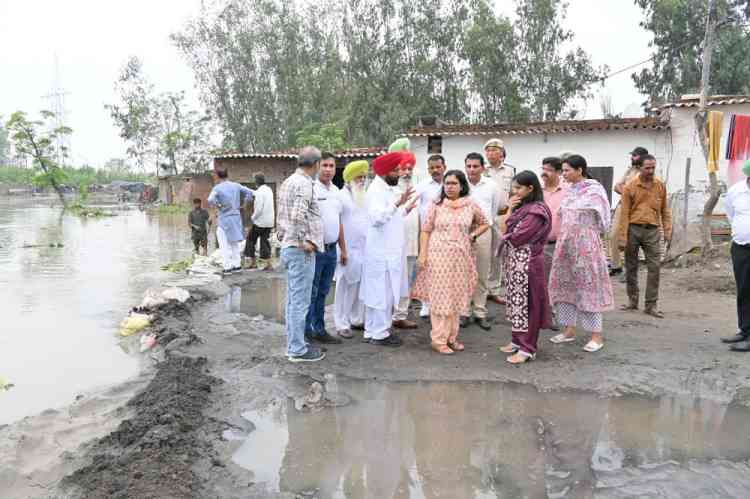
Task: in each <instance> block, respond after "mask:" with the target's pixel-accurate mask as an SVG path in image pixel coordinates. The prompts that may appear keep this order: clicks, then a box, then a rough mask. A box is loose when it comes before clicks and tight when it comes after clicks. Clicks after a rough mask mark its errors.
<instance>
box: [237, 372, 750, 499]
mask: <svg viewBox="0 0 750 499" xmlns="http://www.w3.org/2000/svg"><path fill="white" fill-rule="evenodd" d="M326 385H327V386H326V390H327V391H328V392H329V393H330V394H332V395H331V398H332V399H333V400H336V401H339V402H340V401H350V403H345V404H344V405H342V406H340V407H328V408H323V409H321V410H319V411H317V412H298V411H297V410H296V409H295V407H294V403H293V401H291V400H290V401H289V402H288V403H284V404H281V405H276V406H271V407H268V408H266V409H264V410H262V411H253V412H247V413H244V414H243V416H244V417H245V418H246V419H247V420H249V421H251V422H252V423H253V425H255V430H254V431H252V432H250V433H249V434H247V435H238V434H236V433H227V434H226V435H225V437H226V438H228V439H235V440H240V441H241V443H238V445H240V447H239V448H238V450H237V451H236V453H235V454H234V456H233V459H234V461H235V462H236V463H237V464H239V465H240V466H242V467H243V468H246V469H248V470H250V471H251V472H252V473H253V477H252V480H253V481H254V482H255V483H257V484H262V486H264V487H265V488H266V490H267V491H268V493H269V494H270V493H272V492H279V491H281V492H292V493H298V494H299V493H301V494H302V496H303V497H320V498H349V499H356V498H392V497H398V498H415V499H416V498H450V499H468V498H496V497H502V498H505V497H508V498H523V497H528V498H542V497H550V498H562V497H569V498H580V497H602V498H610V497H611V498H620V497H623V498H624V497H659V498H662V497H663V498H683V497H712V498H730V497H732V498H733V497H747V494H748V492H747V491H748V490H750V462H748V458H750V432H748V424H749V423H748V421H750V411H748V410H747V409H742V408H738V407H733V406H731V407H728V406H726V405H721V404H718V403H715V402H711V401H708V400H696V399H693V398H690V397H685V398H680V397H663V398H660V399H656V400H650V399H641V398H630V397H622V398H610V399H607V398H598V397H596V396H594V395H590V394H580V393H577V394H575V393H540V392H538V391H536V390H534V389H533V388H530V387H526V386H518V385H508V384H497V383H427V382H422V383H382V382H370V381H354V380H345V379H336V378H335V377H332V376H331V375H329V376H328V382H327V383H326ZM334 405H335V404H334Z"/></svg>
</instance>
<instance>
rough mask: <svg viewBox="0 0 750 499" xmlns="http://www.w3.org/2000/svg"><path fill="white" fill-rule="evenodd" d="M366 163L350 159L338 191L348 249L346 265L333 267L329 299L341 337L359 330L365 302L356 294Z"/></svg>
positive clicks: (364, 218) (359, 276)
mask: <svg viewBox="0 0 750 499" xmlns="http://www.w3.org/2000/svg"><path fill="white" fill-rule="evenodd" d="M369 169H370V165H369V164H368V163H367V161H365V160H360V161H353V162H351V163H349V164H348V165H346V168H344V182H345V183H346V185H344V188H343V189H341V191H340V192H339V196H340V198H341V203H342V204H343V206H344V209H343V211H342V214H341V224H342V225H343V227H344V239H345V240H346V248H347V252H348V256H349V258H348V261H347V264H346V265H342V264H341V262H340V259H339V264H338V265H337V267H336V273H335V274H334V275H335V277H336V291H335V292H334V298H333V319H334V323H335V324H336V332H337V333H338V335H339V336H341V337H342V338H351V337H352V336H353V335H352V329H356V330H363V329H364V322H365V304H364V302H363V301H362V300H361V299H360V296H359V283H360V281H361V279H362V262H363V261H364V254H365V244H366V236H367V209H366V207H365V202H364V201H365V194H366V190H365V182H366V180H367V172H368V171H369Z"/></svg>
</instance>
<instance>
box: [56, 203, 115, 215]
mask: <svg viewBox="0 0 750 499" xmlns="http://www.w3.org/2000/svg"><path fill="white" fill-rule="evenodd" d="M66 211H67V212H68V213H72V214H73V215H77V216H79V217H87V218H102V217H114V216H115V214H114V213H110V212H109V211H105V210H102V209H101V208H94V207H91V206H84V205H82V204H81V203H73V204H71V205H68V207H67V208H66Z"/></svg>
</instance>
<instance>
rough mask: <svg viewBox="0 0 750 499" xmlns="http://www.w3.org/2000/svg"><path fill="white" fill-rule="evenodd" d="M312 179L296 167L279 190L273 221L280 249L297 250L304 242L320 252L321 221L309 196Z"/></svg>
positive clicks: (321, 245)
mask: <svg viewBox="0 0 750 499" xmlns="http://www.w3.org/2000/svg"><path fill="white" fill-rule="evenodd" d="M313 183H314V180H313V179H312V177H310V176H309V175H307V174H306V173H305V172H304V170H302V169H301V168H297V171H296V172H294V174H292V176H291V177H289V178H288V179H286V180H285V181H284V183H283V184H281V188H280V189H279V195H278V203H279V206H278V208H279V213H278V217H277V220H276V223H277V226H278V238H279V241H280V242H281V247H282V248H290V247H297V248H301V247H302V244H303V243H304V242H305V241H309V242H311V243H313V244H314V245H315V247H316V248H315V249H316V250H317V251H323V219H322V218H321V216H320V207H319V206H318V202H317V200H316V199H315V196H314V194H313V192H314V191H313Z"/></svg>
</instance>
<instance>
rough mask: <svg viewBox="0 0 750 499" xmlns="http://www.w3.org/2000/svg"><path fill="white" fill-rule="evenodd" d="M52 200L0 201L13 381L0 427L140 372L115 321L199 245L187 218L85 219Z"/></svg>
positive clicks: (5, 345)
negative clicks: (121, 340) (165, 266)
mask: <svg viewBox="0 0 750 499" xmlns="http://www.w3.org/2000/svg"><path fill="white" fill-rule="evenodd" d="M51 203H52V201H51V200H50V199H39V198H2V199H0V304H1V305H0V310H2V318H1V321H0V323H2V326H0V376H2V377H5V378H7V379H8V381H10V382H11V383H13V384H14V385H15V387H13V388H12V389H10V390H9V391H7V392H1V391H0V424H4V423H9V422H12V421H15V420H18V419H20V418H22V417H24V416H27V415H31V414H36V413H38V412H40V411H43V410H45V409H47V408H51V407H52V408H54V407H59V406H62V405H65V404H68V403H70V402H72V401H73V400H74V398H75V397H76V396H77V395H78V394H81V393H83V392H85V391H87V390H90V389H93V388H96V387H100V386H104V385H108V384H111V383H116V382H119V381H122V380H124V379H126V378H128V377H130V376H132V375H133V374H135V372H136V371H137V368H138V360H137V357H136V356H135V355H132V354H130V353H128V352H127V348H126V346H125V345H124V344H120V343H119V338H118V337H117V336H116V333H117V327H118V324H119V322H120V321H121V320H122V318H123V317H124V316H125V315H126V313H127V311H128V310H129V309H130V307H132V306H134V305H137V304H138V303H140V301H141V298H142V296H143V293H144V291H145V290H146V289H148V288H149V287H150V286H153V285H156V284H158V283H159V281H160V280H162V279H165V278H169V277H173V276H174V274H171V275H170V274H167V273H164V272H160V271H159V267H160V266H161V265H163V264H166V263H169V262H170V261H174V260H178V259H182V258H185V257H187V256H188V255H189V254H190V251H191V248H192V244H191V243H190V234H189V231H187V229H186V227H185V226H186V221H185V216H183V215H156V214H148V213H144V212H141V211H139V210H137V209H131V210H127V211H117V213H118V215H117V216H115V217H110V218H101V219H92V218H80V217H77V216H74V215H68V214H62V212H61V210H60V208H58V207H51ZM105 208H106V209H109V208H114V209H116V208H117V207H116V206H112V207H106V206H105ZM58 243H61V244H62V247H58V246H57V245H58ZM24 245H38V247H34V248H23V246H24ZM51 245H55V247H51Z"/></svg>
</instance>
